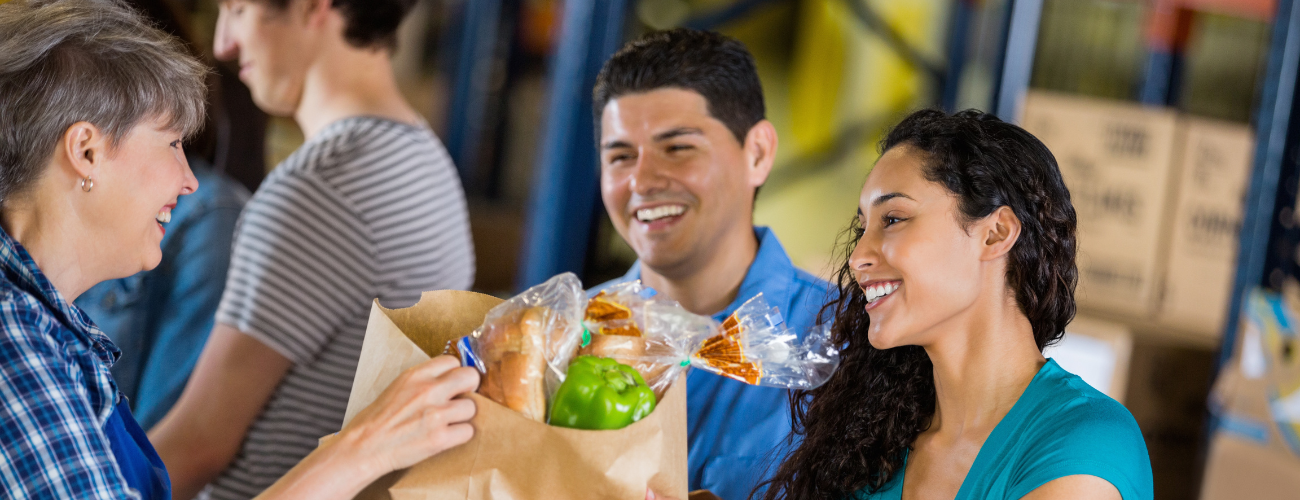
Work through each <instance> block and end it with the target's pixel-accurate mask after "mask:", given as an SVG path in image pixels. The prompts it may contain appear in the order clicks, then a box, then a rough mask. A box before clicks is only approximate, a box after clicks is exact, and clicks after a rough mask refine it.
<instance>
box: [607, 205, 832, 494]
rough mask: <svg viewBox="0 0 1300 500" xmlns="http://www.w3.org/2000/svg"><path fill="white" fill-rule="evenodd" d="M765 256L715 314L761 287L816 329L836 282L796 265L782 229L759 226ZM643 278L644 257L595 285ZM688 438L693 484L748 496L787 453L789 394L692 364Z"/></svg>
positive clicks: (790, 315) (793, 321)
mask: <svg viewBox="0 0 1300 500" xmlns="http://www.w3.org/2000/svg"><path fill="white" fill-rule="evenodd" d="M754 235H755V236H757V237H758V241H759V244H758V255H757V256H755V258H754V263H753V264H750V266H749V271H748V272H747V273H746V274H745V279H744V280H743V281H742V282H741V283H740V292H739V293H737V294H736V300H734V301H732V302H731V304H729V305H728V306H727V308H726V309H723V310H722V311H719V312H718V313H717V314H714V315H713V319H716V320H718V321H722V320H724V319H726V317H727V316H729V315H731V313H732V312H735V310H736V308H737V307H740V305H741V304H743V303H745V301H747V300H749V299H750V298H753V297H754V296H755V295H757V294H758V293H759V292H762V293H763V296H764V297H765V298H766V299H767V301H768V303H770V304H771V305H773V306H776V307H777V308H778V309H779V310H780V311H781V314H782V315H783V316H784V317H785V321H786V324H788V325H790V326H791V327H793V328H794V329H795V331H797V332H799V333H800V334H803V333H805V332H806V331H807V330H808V329H810V328H811V327H812V326H813V325H814V324H815V323H816V319H817V312H818V311H819V310H820V309H821V307H822V305H823V304H825V303H826V302H827V301H828V300H829V299H830V297H831V296H830V291H831V285H830V284H829V283H827V282H826V281H824V280H822V279H819V278H817V277H816V276H813V275H812V274H810V273H808V272H806V271H803V270H801V269H799V268H796V267H794V263H792V262H790V257H789V256H788V255H786V253H785V248H783V247H782V246H781V242H780V241H778V240H777V239H776V235H775V234H773V233H772V231H771V230H770V229H768V228H766V227H755V228H754ZM637 279H641V263H640V261H638V262H637V263H636V264H633V265H632V269H630V270H628V272H627V274H625V275H623V277H622V278H619V279H616V280H613V281H610V282H608V283H605V284H603V285H601V286H599V287H597V288H596V289H601V288H605V287H607V286H609V285H612V284H615V283H621V282H627V281H632V280H637ZM686 390H687V402H686V412H687V415H688V417H687V420H688V421H687V442H688V443H689V446H690V453H689V459H688V462H689V467H690V487H691V489H692V490H696V489H708V490H710V491H712V492H713V493H714V494H716V495H718V496H719V497H721V498H722V499H724V500H743V499H745V498H747V497H748V496H749V493H750V491H751V490H752V489H753V488H754V486H757V485H758V483H759V482H761V481H762V480H764V479H767V478H768V477H769V476H770V475H771V473H772V472H773V471H775V465H776V463H777V461H779V460H781V459H782V458H783V457H784V454H785V452H786V451H788V448H786V444H787V442H786V441H787V438H788V437H789V436H790V429H791V427H790V402H789V401H790V400H789V393H788V392H787V391H785V390H783V389H774V388H771V387H758V386H752V385H748V384H745V383H743V382H738V381H736V380H732V379H729V378H726V377H721V376H718V375H714V374H712V373H709V372H705V371H702V370H691V371H690V372H689V374H688V375H687V379H686Z"/></svg>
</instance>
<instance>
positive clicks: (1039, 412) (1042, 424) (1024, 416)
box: [854, 359, 1154, 500]
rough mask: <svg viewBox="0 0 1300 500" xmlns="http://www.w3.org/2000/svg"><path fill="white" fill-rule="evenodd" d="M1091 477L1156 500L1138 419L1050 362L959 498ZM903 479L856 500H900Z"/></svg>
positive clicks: (979, 459)
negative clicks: (1052, 481)
mask: <svg viewBox="0 0 1300 500" xmlns="http://www.w3.org/2000/svg"><path fill="white" fill-rule="evenodd" d="M1074 475H1089V476H1096V477H1099V478H1102V479H1104V480H1106V481H1108V482H1110V484H1113V485H1115V489H1117V490H1119V493H1120V495H1123V497H1124V500H1151V499H1152V497H1153V496H1154V493H1152V485H1151V460H1150V458H1149V457H1148V456H1147V446H1146V442H1145V441H1143V440H1142V431H1140V430H1138V425H1137V422H1136V421H1134V420H1133V415H1132V414H1130V413H1129V412H1128V409H1126V408H1124V405H1121V404H1119V402H1117V401H1115V400H1114V399H1111V398H1110V397H1109V396H1106V395H1105V394H1102V393H1101V392H1100V391H1098V390H1096V389H1093V388H1092V387H1091V386H1089V385H1088V384H1087V383H1086V382H1084V381H1083V379H1081V378H1079V377H1078V376H1077V375H1075V374H1073V373H1070V372H1067V371H1065V370H1064V369H1062V368H1061V367H1060V365H1057V364H1056V361H1053V360H1051V359H1048V360H1047V363H1046V364H1044V365H1043V367H1042V368H1041V369H1039V370H1038V374H1037V375H1035V376H1034V380H1032V381H1030V382H1029V387H1027V388H1025V393H1024V394H1021V395H1020V399H1018V400H1016V404H1015V405H1014V406H1012V407H1011V411H1010V412H1007V416H1005V417H1003V418H1002V421H1001V422H998V425H997V427H994V428H993V432H992V433H991V434H989V437H988V439H987V440H985V441H984V445H983V446H981V447H980V451H979V454H978V455H976V456H975V463H973V464H971V468H970V471H969V472H967V473H966V479H965V480H964V481H962V483H961V489H960V490H958V492H957V499H958V500H961V499H967V498H971V499H975V498H979V499H984V498H1003V499H1008V500H1011V499H1018V498H1021V497H1023V496H1025V495H1027V494H1029V492H1031V491H1034V490H1035V489H1037V488H1038V487H1039V486H1042V485H1044V484H1047V482H1049V481H1051V480H1053V479H1059V478H1062V477H1066V476H1074ZM903 476H904V474H903V473H901V472H900V473H899V474H898V475H896V476H894V478H893V479H892V480H891V481H890V482H889V483H888V484H886V485H885V487H884V488H882V489H881V490H880V491H877V492H876V493H875V494H870V495H869V494H867V493H866V492H865V491H862V492H858V494H856V495H854V497H855V498H857V499H858V500H898V499H901V498H902V497H903V482H904V477H903Z"/></svg>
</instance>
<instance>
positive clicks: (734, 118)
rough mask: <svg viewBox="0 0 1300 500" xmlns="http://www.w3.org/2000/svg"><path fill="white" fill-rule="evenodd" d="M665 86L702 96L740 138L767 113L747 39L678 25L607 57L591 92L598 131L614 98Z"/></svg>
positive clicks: (710, 110) (743, 138)
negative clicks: (746, 43)
mask: <svg viewBox="0 0 1300 500" xmlns="http://www.w3.org/2000/svg"><path fill="white" fill-rule="evenodd" d="M662 88H679V89H683V90H690V91H693V92H695V93H697V94H700V95H701V96H704V100H705V102H707V103H708V106H709V114H710V115H712V116H713V117H714V118H717V119H718V121H721V122H722V123H723V124H725V125H726V126H727V128H728V129H729V130H731V133H732V134H733V135H735V136H736V140H738V141H740V143H741V144H744V143H745V135H746V134H748V133H749V129H750V128H753V126H754V125H755V124H757V123H758V122H760V121H762V120H763V118H764V116H765V114H766V110H765V109H764V106H763V86H762V85H761V84H760V83H759V80H758V70H757V69H756V67H755V65H754V57H753V56H752V55H750V54H749V51H748V50H746V49H745V46H744V45H743V44H741V43H740V42H738V41H736V40H734V39H732V38H729V37H727V36H724V35H720V34H718V33H714V32H711V31H699V30H693V29H686V28H677V29H674V30H669V31H657V32H654V33H650V34H648V35H646V36H643V37H641V38H640V39H638V40H635V41H633V42H630V43H628V44H627V45H625V46H623V48H622V49H620V50H619V51H618V52H617V53H615V54H614V56H613V57H611V58H609V60H608V61H606V62H605V66H604V67H603V68H601V69H600V75H598V76H597V77H596V88H595V90H594V91H593V92H592V110H593V111H594V112H595V120H596V130H597V134H599V131H600V117H601V114H603V113H604V112H605V105H606V104H609V101H610V100H611V99H617V98H619V97H621V96H624V95H628V94H639V93H642V92H650V91H652V90H657V89H662Z"/></svg>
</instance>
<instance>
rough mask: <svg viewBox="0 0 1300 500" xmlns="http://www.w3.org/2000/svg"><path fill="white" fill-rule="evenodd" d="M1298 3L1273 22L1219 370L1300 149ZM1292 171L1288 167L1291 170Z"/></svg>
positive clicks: (1284, 4) (1292, 1)
mask: <svg viewBox="0 0 1300 500" xmlns="http://www.w3.org/2000/svg"><path fill="white" fill-rule="evenodd" d="M1296 3H1297V0H1282V1H1279V2H1278V5H1277V15H1276V16H1275V17H1274V18H1273V19H1274V21H1273V33H1272V39H1271V41H1270V46H1269V57H1268V69H1267V74H1266V76H1265V78H1264V89H1263V92H1262V95H1261V96H1260V103H1259V112H1258V114H1257V115H1256V120H1255V134H1256V135H1255V137H1256V141H1257V143H1256V145H1255V159H1254V166H1253V169H1252V172H1251V179H1250V188H1249V191H1247V194H1246V213H1245V216H1244V218H1243V221H1242V227H1241V244H1240V249H1239V251H1238V253H1237V275H1236V279H1235V282H1234V283H1233V287H1232V302H1230V304H1231V307H1229V309H1228V311H1229V312H1228V321H1227V324H1225V325H1223V343H1222V346H1221V349H1220V351H1219V365H1220V366H1222V365H1223V364H1224V363H1225V362H1226V361H1227V360H1228V359H1230V358H1231V357H1232V351H1233V349H1234V347H1235V346H1236V338H1237V324H1238V323H1239V319H1240V314H1241V305H1242V299H1243V298H1244V297H1245V295H1246V292H1247V291H1249V290H1250V289H1251V288H1253V287H1256V286H1260V285H1263V284H1264V280H1265V275H1264V274H1265V272H1266V271H1267V269H1266V266H1267V264H1266V262H1267V260H1268V254H1269V242H1270V241H1271V240H1272V236H1273V235H1272V229H1273V225H1274V224H1273V223H1274V221H1275V220H1276V218H1277V215H1278V212H1279V211H1280V210H1281V209H1283V208H1289V207H1278V206H1277V198H1278V190H1279V188H1284V186H1281V185H1280V184H1281V181H1282V173H1283V171H1284V170H1288V169H1289V170H1292V171H1294V170H1295V165H1294V162H1295V158H1294V155H1295V149H1296V147H1297V146H1300V137H1297V136H1300V129H1298V126H1300V123H1297V122H1296V120H1297V118H1300V116H1297V113H1296V104H1297V103H1296V102H1295V97H1296V84H1297V76H1298V74H1300V8H1297V5H1296ZM1288 167H1289V168H1288Z"/></svg>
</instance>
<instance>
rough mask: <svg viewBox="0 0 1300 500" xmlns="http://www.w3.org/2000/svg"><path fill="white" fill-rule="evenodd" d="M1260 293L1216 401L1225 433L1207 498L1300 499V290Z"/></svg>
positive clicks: (1246, 307)
mask: <svg viewBox="0 0 1300 500" xmlns="http://www.w3.org/2000/svg"><path fill="white" fill-rule="evenodd" d="M1287 288H1288V290H1287V291H1286V292H1287V293H1286V294H1285V295H1278V294H1275V293H1268V292H1263V291H1260V290H1255V291H1252V292H1251V293H1250V295H1249V296H1248V297H1247V299H1246V303H1245V304H1243V306H1242V322H1241V326H1240V330H1239V331H1240V334H1239V335H1238V336H1237V337H1238V338H1237V348H1236V350H1235V351H1234V356H1233V359H1232V361H1230V362H1229V363H1228V364H1227V366H1225V367H1224V368H1223V370H1222V371H1221V372H1220V374H1219V378H1218V380H1217V381H1215V386H1214V392H1213V393H1212V395H1211V398H1210V408H1211V410H1212V411H1213V413H1214V415H1215V417H1216V419H1217V425H1216V427H1215V429H1214V435H1213V438H1212V441H1211V443H1212V444H1211V448H1210V455H1209V460H1208V462H1207V464H1206V470H1205V480H1204V483H1203V488H1202V492H1201V498H1202V499H1205V500H1217V499H1229V498H1232V499H1236V498H1261V499H1268V498H1296V497H1297V496H1298V495H1300V353H1297V352H1295V347H1296V341H1297V332H1296V326H1297V323H1296V320H1297V319H1300V316H1297V314H1296V311H1300V286H1297V285H1296V284H1295V283H1294V282H1292V283H1289V284H1288V286H1287Z"/></svg>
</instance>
